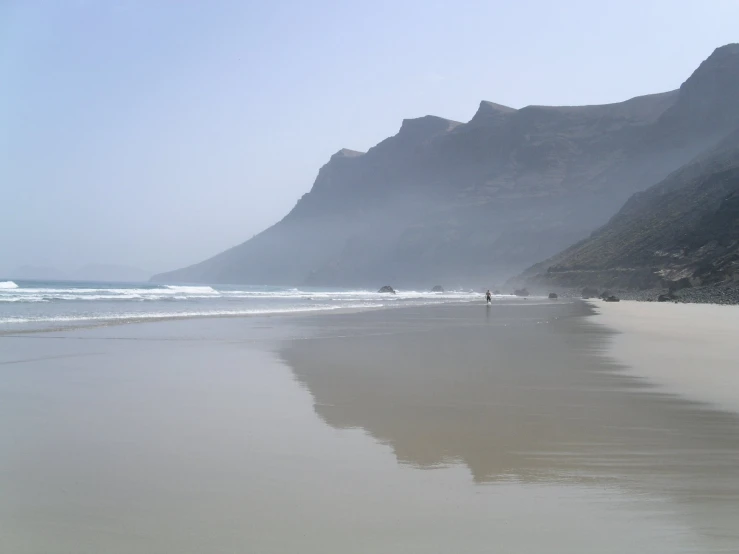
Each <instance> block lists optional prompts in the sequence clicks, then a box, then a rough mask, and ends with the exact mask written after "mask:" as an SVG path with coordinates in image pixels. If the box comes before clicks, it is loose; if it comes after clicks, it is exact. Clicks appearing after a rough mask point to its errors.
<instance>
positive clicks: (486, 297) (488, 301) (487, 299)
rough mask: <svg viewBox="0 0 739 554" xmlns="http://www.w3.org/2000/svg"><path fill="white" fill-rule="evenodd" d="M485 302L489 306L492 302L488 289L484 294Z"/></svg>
mask: <svg viewBox="0 0 739 554" xmlns="http://www.w3.org/2000/svg"><path fill="white" fill-rule="evenodd" d="M485 300H486V301H487V303H488V304H490V303H491V302H492V301H493V297H492V296H491V294H490V289H488V291H487V292H486V293H485Z"/></svg>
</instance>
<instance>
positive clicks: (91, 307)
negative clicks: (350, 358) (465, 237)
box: [0, 280, 481, 333]
mask: <svg viewBox="0 0 739 554" xmlns="http://www.w3.org/2000/svg"><path fill="white" fill-rule="evenodd" d="M480 298H481V294H480V293H477V292H474V291H469V290H466V291H465V290H458V291H447V292H444V293H433V292H428V291H417V290H399V291H398V292H397V294H380V293H378V292H376V291H370V290H351V289H326V288H291V287H273V286H246V285H212V286H208V285H165V284H153V283H114V282H74V281H30V280H12V281H11V280H0V333H14V332H21V331H39V330H53V329H68V328H72V327H73V328H77V327H89V326H98V325H110V324H116V323H129V322H136V321H149V320H158V319H172V318H194V317H219V316H249V315H270V314H286V313H297V312H322V311H326V312H328V311H335V310H341V309H354V310H361V309H372V308H387V307H394V306H414V305H419V306H420V305H426V304H437V303H443V302H452V301H471V300H479V299H480Z"/></svg>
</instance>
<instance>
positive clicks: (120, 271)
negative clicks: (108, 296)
mask: <svg viewBox="0 0 739 554" xmlns="http://www.w3.org/2000/svg"><path fill="white" fill-rule="evenodd" d="M150 275H151V273H149V272H147V271H144V270H143V269H139V268H137V267H130V266H126V265H119V264H87V265H84V266H82V267H79V268H76V269H74V270H70V271H63V270H61V269H57V268H54V267H45V266H21V267H18V268H15V269H14V270H11V271H10V272H9V273H8V275H7V277H8V278H12V279H30V280H35V281H112V282H126V283H131V282H143V281H146V280H148V279H149V276H150Z"/></svg>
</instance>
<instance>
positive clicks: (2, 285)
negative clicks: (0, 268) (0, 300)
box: [0, 281, 18, 289]
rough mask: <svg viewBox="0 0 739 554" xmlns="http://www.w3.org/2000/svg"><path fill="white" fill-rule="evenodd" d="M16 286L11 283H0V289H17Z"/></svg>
mask: <svg viewBox="0 0 739 554" xmlns="http://www.w3.org/2000/svg"><path fill="white" fill-rule="evenodd" d="M17 288H18V285H16V284H15V283H14V282H13V281H0V289H17Z"/></svg>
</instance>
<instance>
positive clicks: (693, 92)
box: [154, 45, 739, 286]
mask: <svg viewBox="0 0 739 554" xmlns="http://www.w3.org/2000/svg"><path fill="white" fill-rule="evenodd" d="M736 126H739V45H729V46H725V47H722V48H720V49H717V50H716V51H715V52H714V53H713V54H712V55H711V56H710V57H709V58H708V59H707V60H706V61H705V62H704V63H703V64H701V66H700V67H699V68H698V69H697V70H696V71H695V72H694V74H693V75H692V76H691V77H690V78H689V79H688V80H687V81H686V82H685V83H684V84H683V85H682V86H681V88H680V89H679V90H677V91H672V92H667V93H662V94H655V95H650V96H643V97H638V98H634V99H631V100H628V101H626V102H621V103H618V104H610V105H603V106H579V107H546V106H528V107H526V108H522V109H519V110H516V109H513V108H509V107H506V106H500V105H498V104H493V103H491V102H482V103H481V104H480V107H479V109H478V111H477V113H476V114H475V116H474V117H473V118H472V119H471V120H470V121H469V122H468V123H458V122H454V121H449V120H446V119H442V118H439V117H434V116H426V117H422V118H418V119H411V120H405V121H404V122H403V124H402V126H401V128H400V131H399V132H398V134H397V135H395V136H393V137H390V138H388V139H386V140H384V141H382V142H381V143H379V144H378V145H376V146H375V147H373V148H371V149H370V150H369V151H368V152H366V153H359V152H354V151H350V150H341V151H339V152H338V153H336V154H335V155H334V156H332V157H331V159H330V160H329V162H328V163H327V164H326V165H325V166H324V167H323V168H321V170H320V171H319V173H318V177H317V178H316V180H315V183H314V184H313V187H312V189H311V191H310V192H309V193H307V194H306V195H304V196H303V197H302V198H301V199H300V200H299V201H298V203H297V204H296V206H295V208H294V209H293V210H292V211H291V212H290V213H289V214H288V215H287V216H286V217H285V218H284V219H283V220H282V221H280V222H279V223H277V224H276V225H274V226H272V227H270V228H269V229H267V230H266V231H264V232H262V233H261V234H259V235H257V236H256V237H254V238H252V239H251V240H248V241H246V242H245V243H243V244H241V245H239V246H236V247H234V248H232V249H230V250H228V251H226V252H223V253H221V254H219V255H217V256H215V257H213V258H210V259H209V260H206V261H204V262H201V263H199V264H196V265H194V266H191V267H188V268H185V269H181V270H177V271H173V272H170V273H165V274H162V275H158V276H156V277H155V278H154V279H155V280H159V281H180V282H212V283H271V284H303V283H309V284H315V285H347V286H355V285H372V286H374V285H376V284H377V283H378V282H382V283H384V282H393V283H402V284H407V285H410V284H422V285H429V284H434V283H436V282H445V283H453V284H464V283H466V284H479V283H480V282H481V280H483V281H484V282H490V281H491V280H499V279H503V278H505V277H507V276H510V275H512V274H515V273H517V272H519V271H520V270H521V269H522V268H524V267H527V266H529V265H531V264H532V263H534V262H536V261H538V260H541V259H544V258H547V257H548V256H551V255H552V254H554V253H555V252H557V251H559V250H561V249H562V248H565V247H566V246H568V245H569V244H572V243H573V242H575V241H577V240H580V239H582V238H583V237H586V236H587V235H588V234H589V233H590V232H592V231H593V230H594V229H596V228H597V227H598V226H599V225H602V224H603V223H604V222H605V221H607V219H608V218H609V217H610V216H611V215H613V213H614V212H615V211H616V209H618V207H619V206H621V205H622V204H623V202H624V201H625V200H626V199H627V198H628V197H629V196H630V195H632V194H633V193H634V192H637V191H641V190H644V189H646V188H647V187H648V186H650V185H652V184H654V183H656V182H658V181H660V180H661V179H663V178H664V177H665V176H667V175H668V174H669V173H670V172H671V171H673V170H675V169H677V168H679V167H680V166H682V165H683V164H685V163H687V162H688V161H690V160H691V159H693V158H694V157H695V156H696V155H699V154H700V153H701V152H704V151H706V150H707V149H710V148H712V147H713V146H715V145H716V144H717V143H718V142H719V141H720V140H721V139H722V138H723V137H724V136H726V135H727V133H729V132H730V131H731V130H732V129H734V128H735V127H736Z"/></svg>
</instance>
